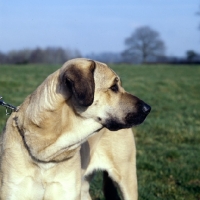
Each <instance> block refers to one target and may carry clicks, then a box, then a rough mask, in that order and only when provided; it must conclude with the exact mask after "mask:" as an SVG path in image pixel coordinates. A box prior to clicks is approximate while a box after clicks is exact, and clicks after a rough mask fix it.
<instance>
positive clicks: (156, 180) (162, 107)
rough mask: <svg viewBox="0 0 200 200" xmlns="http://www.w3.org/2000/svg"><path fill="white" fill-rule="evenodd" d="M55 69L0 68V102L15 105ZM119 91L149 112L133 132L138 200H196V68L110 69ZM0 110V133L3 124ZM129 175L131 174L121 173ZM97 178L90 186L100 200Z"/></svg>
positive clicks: (199, 165)
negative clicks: (118, 79) (119, 83)
mask: <svg viewBox="0 0 200 200" xmlns="http://www.w3.org/2000/svg"><path fill="white" fill-rule="evenodd" d="M58 67H60V66H42V65H41V66H40V65H27V66H18V65H17V66H0V96H3V97H4V100H5V101H7V102H9V103H11V104H14V105H19V104H20V103H22V101H23V100H24V98H25V97H26V96H27V95H28V94H30V93H31V92H32V91H34V89H35V88H36V87H37V86H38V85H39V84H40V83H41V82H42V81H43V80H44V78H45V77H46V76H47V75H48V74H50V73H51V72H53V71H55V70H56V69H57V68H58ZM111 67H112V68H113V69H114V70H115V71H116V72H117V73H118V74H119V75H120V77H121V79H122V82H123V86H124V88H125V89H126V90H127V91H129V92H131V93H132V94H134V95H136V96H138V97H140V98H141V99H143V100H144V101H145V102H147V103H149V104H150V105H151V106H152V112H151V113H150V115H149V116H148V117H147V119H146V121H145V122H144V123H143V124H142V125H140V126H138V127H137V128H134V131H135V138H136V145H137V174H138V185H139V199H141V200H199V199H200V66H171V65H170V66H167V65H161V66H159V65H156V66H149V65H146V66H130V65H111ZM6 118H7V117H6V116H5V109H4V108H3V107H0V129H1V130H2V129H3V126H4V124H5V122H6ZM127 173H131V172H127ZM101 181H102V178H101V174H100V173H99V174H98V175H97V176H96V177H95V179H94V181H93V184H92V186H91V193H92V196H93V198H94V199H95V198H96V199H97V198H99V199H101V200H103V197H102V192H101Z"/></svg>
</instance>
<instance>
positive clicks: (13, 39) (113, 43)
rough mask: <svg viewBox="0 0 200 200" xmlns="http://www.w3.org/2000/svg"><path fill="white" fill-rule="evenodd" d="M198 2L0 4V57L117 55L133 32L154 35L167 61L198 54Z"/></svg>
mask: <svg viewBox="0 0 200 200" xmlns="http://www.w3.org/2000/svg"><path fill="white" fill-rule="evenodd" d="M199 6H200V1H199V0H121V1H120V0H101V1H100V0H17V1H16V0H0V51H2V52H7V51H10V50H13V49H15V50H18V49H24V48H35V47H42V48H44V47H47V46H51V47H63V48H71V49H78V50H80V52H81V53H82V54H83V55H86V54H89V53H92V52H93V53H101V52H121V51H122V50H124V48H125V45H124V39H125V38H126V37H129V36H130V35H131V33H132V32H133V31H134V30H135V29H136V28H138V27H141V26H146V25H148V26H150V27H151V28H152V29H154V30H156V31H158V32H159V33H160V36H161V38H162V39H163V41H164V42H165V44H166V47H167V52H166V53H167V55H170V56H171V55H177V56H184V55H185V52H186V51H187V50H190V49H192V50H195V51H197V52H199V53H200V29H199V30H198V25H199V24H200V16H198V15H197V14H196V13H197V12H198V9H199Z"/></svg>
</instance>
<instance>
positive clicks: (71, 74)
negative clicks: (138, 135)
mask: <svg viewBox="0 0 200 200" xmlns="http://www.w3.org/2000/svg"><path fill="white" fill-rule="evenodd" d="M59 78H60V84H61V85H62V91H63V95H66V97H67V101H70V104H71V105H72V106H73V108H74V111H75V112H76V113H77V115H79V116H80V117H83V118H93V119H94V120H95V121H97V122H98V123H100V124H102V125H103V126H104V127H106V128H108V129H109V130H119V129H122V128H130V127H132V126H134V125H139V124H141V123H142V122H143V121H144V120H145V118H146V116H147V115H148V114H149V112H150V110H151V107H150V106H149V105H147V104H146V103H145V102H143V101H142V100H140V99H139V98H138V97H136V96H133V95H131V94H129V93H127V92H126V91H125V90H124V88H123V87H122V85H121V81H120V78H119V76H118V75H117V74H116V73H115V72H114V71H112V70H111V69H110V68H109V67H108V66H107V65H106V64H103V63H100V62H96V61H92V60H86V59H74V60H71V61H68V62H66V63H65V64H64V65H63V67H62V68H61V71H60V77H59Z"/></svg>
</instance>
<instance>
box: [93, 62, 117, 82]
mask: <svg viewBox="0 0 200 200" xmlns="http://www.w3.org/2000/svg"><path fill="white" fill-rule="evenodd" d="M95 63H96V69H95V78H96V79H99V80H100V81H101V84H103V82H113V81H114V80H115V79H116V78H117V79H118V80H119V79H120V78H119V76H118V75H117V74H116V73H115V72H114V71H113V70H112V69H111V68H110V67H108V66H107V65H106V64H104V63H101V62H95Z"/></svg>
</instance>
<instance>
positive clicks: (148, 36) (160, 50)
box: [122, 26, 165, 63]
mask: <svg viewBox="0 0 200 200" xmlns="http://www.w3.org/2000/svg"><path fill="white" fill-rule="evenodd" d="M125 45H126V46H127V49H125V51H124V52H123V53H122V55H123V57H124V58H125V59H127V60H128V61H129V62H132V61H134V60H139V61H140V62H143V63H146V62H148V61H151V60H153V59H155V58H156V57H158V56H163V55H164V52H165V44H164V42H163V41H162V40H161V39H160V36H159V33H158V32H157V31H154V30H153V29H151V28H150V27H148V26H144V27H140V28H138V29H136V30H135V32H133V33H132V35H131V36H130V37H128V38H126V39H125Z"/></svg>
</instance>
